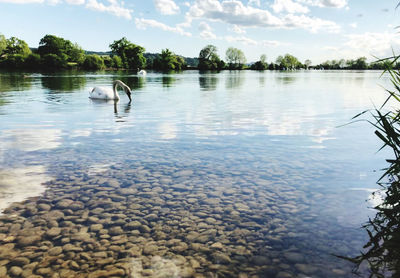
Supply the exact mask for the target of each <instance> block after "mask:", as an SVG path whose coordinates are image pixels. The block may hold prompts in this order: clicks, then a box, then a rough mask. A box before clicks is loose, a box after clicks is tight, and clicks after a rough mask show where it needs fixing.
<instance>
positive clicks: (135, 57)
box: [110, 37, 146, 69]
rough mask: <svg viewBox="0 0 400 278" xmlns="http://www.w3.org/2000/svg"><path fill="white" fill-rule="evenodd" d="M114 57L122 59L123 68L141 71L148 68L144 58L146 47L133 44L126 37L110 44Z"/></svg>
mask: <svg viewBox="0 0 400 278" xmlns="http://www.w3.org/2000/svg"><path fill="white" fill-rule="evenodd" d="M110 48H111V50H112V52H113V54H114V55H118V56H119V57H121V60H122V63H123V66H124V67H126V68H130V69H138V68H139V69H140V68H143V67H145V66H146V58H145V57H144V56H143V53H144V51H145V49H144V47H141V46H139V45H136V44H133V43H131V42H130V41H128V40H127V39H126V38H125V37H123V38H122V39H120V40H117V41H114V42H113V43H111V44H110Z"/></svg>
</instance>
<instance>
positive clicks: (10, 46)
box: [3, 37, 32, 57]
mask: <svg viewBox="0 0 400 278" xmlns="http://www.w3.org/2000/svg"><path fill="white" fill-rule="evenodd" d="M3 53H4V54H5V55H14V54H19V55H22V56H23V57H26V56H28V55H29V54H30V53H32V52H31V50H30V49H29V46H28V44H27V43H26V42H25V41H23V40H20V39H18V38H16V37H11V38H9V39H8V40H6V48H5V49H4V50H3Z"/></svg>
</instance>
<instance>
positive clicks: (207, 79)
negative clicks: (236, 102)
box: [199, 74, 218, 91]
mask: <svg viewBox="0 0 400 278" xmlns="http://www.w3.org/2000/svg"><path fill="white" fill-rule="evenodd" d="M199 84H200V88H201V89H202V90H204V91H214V90H216V89H217V84H218V78H217V77H216V76H215V75H207V74H205V75H202V74H200V76H199Z"/></svg>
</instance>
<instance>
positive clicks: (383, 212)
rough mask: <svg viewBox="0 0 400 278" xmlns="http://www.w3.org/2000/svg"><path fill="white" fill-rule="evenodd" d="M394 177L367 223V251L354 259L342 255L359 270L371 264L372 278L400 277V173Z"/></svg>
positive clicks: (369, 267) (356, 270) (370, 274)
mask: <svg viewBox="0 0 400 278" xmlns="http://www.w3.org/2000/svg"><path fill="white" fill-rule="evenodd" d="M391 180H392V182H391V183H389V184H387V185H385V192H384V194H383V196H384V199H383V202H382V204H381V205H378V206H377V207H376V208H375V209H377V211H378V212H377V213H376V215H375V217H374V218H373V219H370V220H369V221H368V223H367V224H365V225H364V226H363V228H364V229H365V230H366V231H367V233H368V235H369V241H368V242H367V244H365V245H364V249H365V250H364V251H363V252H362V253H361V255H359V256H357V257H354V258H348V257H342V258H344V259H346V260H349V261H351V262H353V263H354V264H355V268H354V272H355V273H359V272H362V269H363V268H364V267H367V268H368V269H369V277H377V278H384V277H400V176H399V175H396V176H395V177H392V178H391Z"/></svg>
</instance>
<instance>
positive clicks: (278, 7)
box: [271, 0, 310, 14]
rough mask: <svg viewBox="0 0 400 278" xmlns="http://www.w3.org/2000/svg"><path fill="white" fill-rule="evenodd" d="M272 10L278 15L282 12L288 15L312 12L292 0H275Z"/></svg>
mask: <svg viewBox="0 0 400 278" xmlns="http://www.w3.org/2000/svg"><path fill="white" fill-rule="evenodd" d="M271 7H272V9H273V10H274V12H276V13H281V12H286V13H291V14H294V13H302V14H303V13H308V12H310V10H309V9H308V8H307V7H305V6H303V5H301V4H299V3H296V2H293V1H292V0H275V1H274V4H272V6H271Z"/></svg>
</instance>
